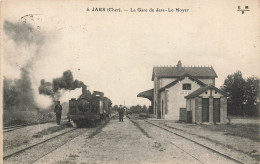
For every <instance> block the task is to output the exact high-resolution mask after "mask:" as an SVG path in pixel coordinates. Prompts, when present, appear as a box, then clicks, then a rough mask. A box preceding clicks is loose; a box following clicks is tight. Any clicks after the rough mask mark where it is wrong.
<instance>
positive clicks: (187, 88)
mask: <svg viewBox="0 0 260 164" xmlns="http://www.w3.org/2000/svg"><path fill="white" fill-rule="evenodd" d="M182 90H191V84H187V83H186V84H182Z"/></svg>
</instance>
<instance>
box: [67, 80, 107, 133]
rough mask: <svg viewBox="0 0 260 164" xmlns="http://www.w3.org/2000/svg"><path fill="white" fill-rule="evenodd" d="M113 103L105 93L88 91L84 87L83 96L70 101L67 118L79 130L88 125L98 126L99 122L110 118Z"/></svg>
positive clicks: (84, 86)
mask: <svg viewBox="0 0 260 164" xmlns="http://www.w3.org/2000/svg"><path fill="white" fill-rule="evenodd" d="M111 108H112V101H111V100H110V99H109V98H107V97H105V96H104V93H103V92H99V91H93V94H91V93H90V91H88V90H87V86H86V85H83V86H82V94H81V95H80V96H79V97H78V99H76V98H72V99H71V100H69V112H68V114H67V117H68V119H69V121H71V120H72V121H73V122H74V123H75V124H76V126H77V127H78V128H80V127H85V126H88V125H94V126H95V125H96V124H97V123H98V122H101V121H102V120H105V119H107V118H109V117H110V114H111Z"/></svg>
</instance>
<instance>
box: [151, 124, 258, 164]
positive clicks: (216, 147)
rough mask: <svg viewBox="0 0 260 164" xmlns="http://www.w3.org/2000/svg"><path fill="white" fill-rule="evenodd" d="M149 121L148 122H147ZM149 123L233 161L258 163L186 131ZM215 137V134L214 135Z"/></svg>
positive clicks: (244, 155) (250, 163) (245, 155)
mask: <svg viewBox="0 0 260 164" xmlns="http://www.w3.org/2000/svg"><path fill="white" fill-rule="evenodd" d="M146 121H147V120H146ZM147 122H150V123H153V124H156V125H159V126H161V127H163V128H165V129H167V130H169V131H172V132H173V133H176V134H179V135H181V136H185V137H187V138H188V139H191V140H194V141H196V142H198V143H200V144H202V145H204V146H206V147H209V148H211V149H213V150H215V151H217V152H220V153H222V154H225V155H227V156H229V157H231V158H233V159H236V160H238V161H240V162H241V163H248V164H253V163H258V161H256V160H255V159H253V158H252V157H250V156H248V155H247V154H244V153H241V152H238V151H236V150H233V149H230V148H228V147H225V146H223V145H222V144H218V143H216V142H213V141H210V140H208V139H204V138H202V137H199V136H196V135H193V134H189V133H187V132H185V131H182V130H181V129H178V130H176V129H174V128H169V127H167V126H164V125H162V124H159V123H157V122H156V121H151V120H150V121H147ZM212 135H214V134H212Z"/></svg>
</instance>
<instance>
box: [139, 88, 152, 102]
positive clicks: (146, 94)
mask: <svg viewBox="0 0 260 164" xmlns="http://www.w3.org/2000/svg"><path fill="white" fill-rule="evenodd" d="M153 92H154V90H153V89H149V90H147V91H143V92H140V93H139V94H138V95H137V97H144V98H147V99H149V100H150V101H153Z"/></svg>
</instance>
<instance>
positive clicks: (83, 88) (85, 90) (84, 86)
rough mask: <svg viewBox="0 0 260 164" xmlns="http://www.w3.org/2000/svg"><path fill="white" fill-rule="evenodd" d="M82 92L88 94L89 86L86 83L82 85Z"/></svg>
mask: <svg viewBox="0 0 260 164" xmlns="http://www.w3.org/2000/svg"><path fill="white" fill-rule="evenodd" d="M82 94H87V86H86V85H84V84H83V85H82Z"/></svg>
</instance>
